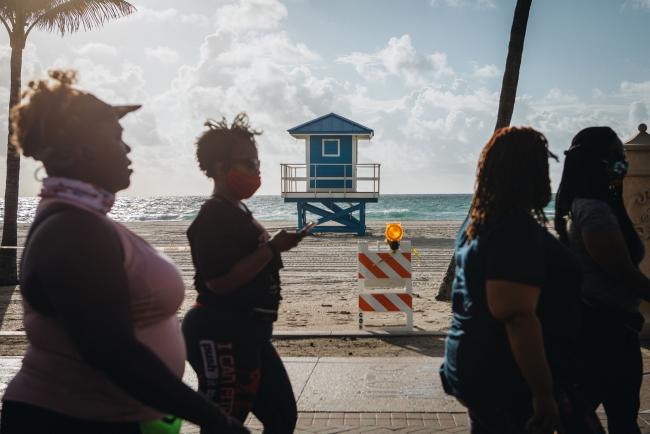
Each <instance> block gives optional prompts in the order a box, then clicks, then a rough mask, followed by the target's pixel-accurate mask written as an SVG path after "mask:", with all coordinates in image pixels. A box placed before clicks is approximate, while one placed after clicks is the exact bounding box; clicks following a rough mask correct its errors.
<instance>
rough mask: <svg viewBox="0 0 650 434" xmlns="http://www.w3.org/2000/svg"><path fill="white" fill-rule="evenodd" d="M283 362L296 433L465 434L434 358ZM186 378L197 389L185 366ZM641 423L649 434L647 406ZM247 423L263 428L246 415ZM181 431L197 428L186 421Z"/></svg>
mask: <svg viewBox="0 0 650 434" xmlns="http://www.w3.org/2000/svg"><path fill="white" fill-rule="evenodd" d="M283 360H284V363H285V366H286V367H287V371H288V372H289V377H290V378H291V382H292V384H293V389H294V393H295V395H296V400H297V402H298V410H299V412H300V414H299V419H298V429H297V431H296V432H298V433H393V432H403V433H406V432H409V433H416V432H417V433H443V432H444V433H447V432H455V433H467V432H469V429H468V421H467V414H466V412H465V409H464V408H463V407H462V406H461V405H460V404H458V403H457V402H456V401H455V400H454V399H452V398H450V397H448V396H446V395H445V394H444V392H443V390H442V386H441V385H440V381H439V379H438V375H437V368H438V366H440V363H441V361H442V359H441V358H438V357H392V358H386V357H347V358H339V357H322V358H307V357H304V358H303V357H293V358H292V357H287V358H284V359H283ZM20 363H21V358H20V357H1V358H0V395H1V394H2V393H4V389H5V387H6V384H7V382H8V381H9V380H10V379H11V378H12V377H13V375H14V374H15V373H16V371H17V370H18V369H19V368H20ZM184 381H185V382H186V383H188V384H190V385H191V386H192V387H196V377H195V375H194V372H193V371H192V369H191V368H190V367H189V365H188V366H187V370H186V374H185V377H184ZM648 404H649V403H648V402H643V404H642V414H641V417H640V418H639V424H640V426H641V428H642V432H643V433H649V434H650V406H649V405H648ZM247 423H248V426H249V427H250V428H251V429H252V430H253V431H254V432H259V431H260V430H261V426H260V424H259V422H258V421H257V420H255V419H254V418H252V417H251V418H250V419H249V420H248V422H247ZM183 432H184V433H187V434H189V433H196V434H198V432H199V429H198V428H197V427H195V426H193V425H191V424H186V425H185V426H184V428H183Z"/></svg>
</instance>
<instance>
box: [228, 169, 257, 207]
mask: <svg viewBox="0 0 650 434" xmlns="http://www.w3.org/2000/svg"><path fill="white" fill-rule="evenodd" d="M226 184H227V185H228V189H229V190H230V193H232V195H233V197H234V198H235V199H237V200H242V199H248V198H249V197H251V196H252V195H254V194H255V192H256V191H257V189H259V188H260V186H261V185H262V178H260V176H259V175H247V174H245V173H241V172H239V171H237V170H235V169H230V171H229V172H228V174H227V175H226Z"/></svg>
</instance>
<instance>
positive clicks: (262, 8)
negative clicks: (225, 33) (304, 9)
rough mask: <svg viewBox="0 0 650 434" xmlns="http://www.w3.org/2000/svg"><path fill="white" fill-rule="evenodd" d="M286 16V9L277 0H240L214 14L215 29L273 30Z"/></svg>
mask: <svg viewBox="0 0 650 434" xmlns="http://www.w3.org/2000/svg"><path fill="white" fill-rule="evenodd" d="M286 16H287V8H286V6H284V4H282V3H281V2H279V1H278V0H240V1H239V2H237V3H234V4H228V5H225V6H223V7H221V8H219V10H218V11H217V13H216V19H217V28H218V29H221V30H230V31H242V30H271V29H275V28H277V27H278V26H279V24H280V22H281V21H282V20H283V19H284V18H286Z"/></svg>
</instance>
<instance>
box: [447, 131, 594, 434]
mask: <svg viewBox="0 0 650 434" xmlns="http://www.w3.org/2000/svg"><path fill="white" fill-rule="evenodd" d="M549 156H552V157H553V154H551V153H550V151H549V150H548V145H547V141H546V138H545V137H544V136H543V135H542V134H541V133H539V132H537V131H535V130H533V129H532V128H516V127H512V128H502V129H500V130H498V131H496V132H495V133H494V135H493V136H492V138H491V139H490V141H488V143H487V144H486V145H485V147H484V149H483V152H482V153H481V157H480V161H479V164H478V170H477V181H476V191H475V193H474V197H473V199H472V204H471V208H470V213H469V217H468V218H467V220H466V221H465V222H464V224H463V226H462V227H461V229H460V231H459V232H458V236H457V239H456V251H455V256H456V264H457V266H456V276H455V279H454V282H453V287H452V294H451V296H452V323H451V328H450V330H449V333H448V335H447V339H446V341H445V361H444V363H443V365H442V367H441V368H440V374H441V379H442V383H443V387H444V388H445V391H446V392H447V393H449V394H451V395H454V396H455V397H457V398H458V399H459V401H461V402H462V403H463V404H464V405H465V406H466V407H467V408H468V410H469V417H470V420H471V424H472V428H471V432H472V433H473V434H479V433H480V434H519V433H523V432H532V433H545V434H546V433H548V434H550V433H552V432H554V431H555V430H556V429H558V428H559V427H560V424H561V423H562V424H563V425H564V429H566V431H564V430H561V431H560V432H562V433H564V432H567V433H572V434H574V433H588V432H589V433H591V432H593V433H603V431H602V427H601V426H600V423H599V422H598V419H597V418H596V417H595V414H594V413H589V412H588V411H584V412H583V410H584V407H583V408H580V407H579V405H580V404H581V402H580V401H578V400H577V399H576V397H575V392H576V390H575V379H576V376H577V372H576V371H577V369H578V365H577V360H576V357H575V354H574V352H573V348H574V347H575V345H576V342H577V339H578V336H579V332H580V297H579V288H580V280H581V273H580V265H579V263H578V261H577V260H576V259H575V257H574V256H573V255H572V254H571V252H570V250H569V249H568V248H566V247H565V246H564V245H562V244H561V243H560V242H559V241H558V240H556V239H555V238H554V237H553V236H552V235H551V234H550V233H549V232H548V231H547V229H546V227H545V224H546V217H545V215H544V207H545V206H546V205H547V204H548V202H549V200H550V198H551V187H550V180H549V174H548V171H549V168H548V158H549ZM583 405H584V404H583Z"/></svg>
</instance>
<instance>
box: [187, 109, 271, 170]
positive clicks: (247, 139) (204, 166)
mask: <svg viewBox="0 0 650 434" xmlns="http://www.w3.org/2000/svg"><path fill="white" fill-rule="evenodd" d="M204 125H205V126H206V127H207V128H208V129H207V130H206V131H204V132H203V134H201V136H200V137H199V139H198V140H197V142H196V159H197V160H198V162H199V168H200V169H201V170H202V171H203V172H204V173H205V174H206V176H208V177H209V178H214V176H215V173H213V172H214V165H215V163H218V162H224V163H228V162H229V161H230V156H231V154H232V151H233V149H235V148H236V147H237V146H242V145H243V144H251V145H253V146H257V145H256V142H255V136H259V135H260V134H262V132H261V131H258V130H254V129H252V128H251V126H250V124H249V121H248V115H247V114H246V113H243V112H242V113H239V114H238V115H237V116H235V118H234V119H233V121H232V123H231V124H230V125H228V121H227V120H226V118H225V117H222V118H221V120H220V121H214V120H211V119H209V120H207V121H206V122H205V124H204Z"/></svg>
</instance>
